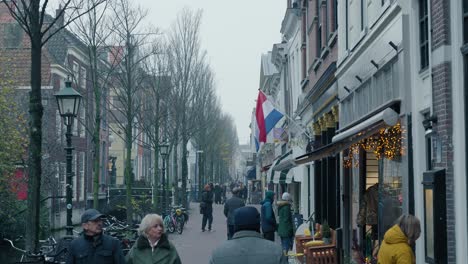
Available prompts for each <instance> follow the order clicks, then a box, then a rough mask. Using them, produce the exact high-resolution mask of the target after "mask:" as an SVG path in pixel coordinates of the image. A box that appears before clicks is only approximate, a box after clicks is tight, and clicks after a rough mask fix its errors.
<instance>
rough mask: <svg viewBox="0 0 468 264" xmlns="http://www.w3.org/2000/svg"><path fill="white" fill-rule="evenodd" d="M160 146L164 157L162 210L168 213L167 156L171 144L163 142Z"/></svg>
mask: <svg viewBox="0 0 468 264" xmlns="http://www.w3.org/2000/svg"><path fill="white" fill-rule="evenodd" d="M158 147H159V152H160V153H161V157H162V161H163V164H162V191H163V193H162V203H161V205H162V208H161V211H162V212H163V213H166V157H167V155H168V154H169V144H167V143H163V144H161V145H159V146H158Z"/></svg>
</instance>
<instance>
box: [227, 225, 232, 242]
mask: <svg viewBox="0 0 468 264" xmlns="http://www.w3.org/2000/svg"><path fill="white" fill-rule="evenodd" d="M227 230H228V233H227V237H228V240H231V239H232V236H233V235H234V225H228V226H227Z"/></svg>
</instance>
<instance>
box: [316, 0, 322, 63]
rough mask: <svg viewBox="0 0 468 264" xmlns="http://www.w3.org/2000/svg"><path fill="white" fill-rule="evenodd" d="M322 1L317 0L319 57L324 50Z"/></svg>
mask: <svg viewBox="0 0 468 264" xmlns="http://www.w3.org/2000/svg"><path fill="white" fill-rule="evenodd" d="M320 1H321V0H317V58H320V53H321V52H322V19H321V17H320Z"/></svg>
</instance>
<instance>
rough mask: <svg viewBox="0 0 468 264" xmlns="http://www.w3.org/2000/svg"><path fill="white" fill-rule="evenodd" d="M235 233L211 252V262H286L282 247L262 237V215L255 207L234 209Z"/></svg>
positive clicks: (254, 263) (247, 263)
mask: <svg viewBox="0 0 468 264" xmlns="http://www.w3.org/2000/svg"><path fill="white" fill-rule="evenodd" d="M234 226H235V234H234V236H233V237H232V239H231V240H227V241H224V242H223V244H221V246H219V247H218V248H216V249H215V250H214V251H213V253H212V254H211V258H210V264H234V263H235V264H238V263H242V264H257V263H262V264H286V263H288V260H287V257H286V256H285V255H284V254H283V252H282V251H281V247H280V246H279V245H277V244H275V243H274V242H271V241H268V240H266V239H263V238H262V235H261V234H260V215H259V213H258V210H257V209H256V208H255V207H251V206H244V207H240V208H238V209H236V210H235V211H234Z"/></svg>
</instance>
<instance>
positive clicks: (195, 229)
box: [169, 203, 227, 264]
mask: <svg viewBox="0 0 468 264" xmlns="http://www.w3.org/2000/svg"><path fill="white" fill-rule="evenodd" d="M190 208H191V210H190V218H189V221H188V223H187V225H186V226H185V228H184V232H183V233H182V235H179V234H177V233H174V234H170V235H169V240H171V241H172V243H174V245H175V247H176V248H177V252H178V253H179V256H180V258H181V260H182V263H184V264H185V263H188V264H192V263H193V264H205V263H208V262H209V259H210V255H211V252H212V251H213V250H214V249H215V248H216V247H217V246H219V245H220V244H221V243H222V242H223V241H225V240H226V239H227V227H226V217H225V216H224V214H223V208H224V205H222V204H213V225H212V231H211V232H208V231H205V232H202V231H201V222H202V215H201V214H200V211H199V210H198V208H199V204H198V203H191V205H190ZM207 228H208V227H207Z"/></svg>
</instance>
